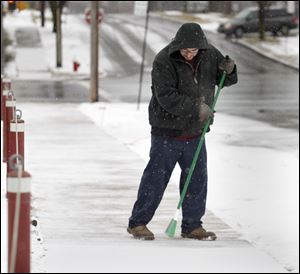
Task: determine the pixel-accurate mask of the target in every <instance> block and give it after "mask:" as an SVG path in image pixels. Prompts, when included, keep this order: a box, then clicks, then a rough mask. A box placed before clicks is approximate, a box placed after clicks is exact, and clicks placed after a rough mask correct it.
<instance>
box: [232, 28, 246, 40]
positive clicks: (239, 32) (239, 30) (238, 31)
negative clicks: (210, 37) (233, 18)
mask: <svg viewBox="0 0 300 274" xmlns="http://www.w3.org/2000/svg"><path fill="white" fill-rule="evenodd" d="M234 35H235V37H236V38H242V37H243V35H244V30H243V28H237V29H236V30H235V31H234Z"/></svg>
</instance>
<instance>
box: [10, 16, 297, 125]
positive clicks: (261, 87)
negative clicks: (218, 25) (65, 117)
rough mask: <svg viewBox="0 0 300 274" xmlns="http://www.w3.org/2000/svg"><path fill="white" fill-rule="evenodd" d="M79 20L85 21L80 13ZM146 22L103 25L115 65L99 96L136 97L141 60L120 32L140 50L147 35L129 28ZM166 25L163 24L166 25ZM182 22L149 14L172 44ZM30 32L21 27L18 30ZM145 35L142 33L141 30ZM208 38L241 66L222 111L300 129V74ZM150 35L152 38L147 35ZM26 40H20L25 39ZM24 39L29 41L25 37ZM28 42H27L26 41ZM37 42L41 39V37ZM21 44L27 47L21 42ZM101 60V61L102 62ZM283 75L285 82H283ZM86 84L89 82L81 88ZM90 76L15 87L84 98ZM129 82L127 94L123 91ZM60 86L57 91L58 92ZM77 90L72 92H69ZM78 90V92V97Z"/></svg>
mask: <svg viewBox="0 0 300 274" xmlns="http://www.w3.org/2000/svg"><path fill="white" fill-rule="evenodd" d="M77 20H83V19H82V18H81V17H79V16H78V17H77ZM137 25H139V26H143V25H144V18H142V17H139V16H133V15H128V14H126V15H108V16H107V18H106V20H105V22H104V23H103V25H102V26H101V33H100V43H101V51H104V52H105V54H106V56H107V59H108V60H109V61H110V63H111V64H112V67H111V70H110V71H108V73H107V75H105V77H101V76H100V79H99V85H100V89H102V90H104V91H105V92H106V93H108V94H109V97H108V98H106V97H107V96H106V95H105V94H104V95H103V94H101V91H100V99H102V100H109V101H111V102H114V101H117V102H136V101H137V94H138V81H139V77H140V75H139V73H140V64H139V63H138V62H136V61H134V60H133V58H132V56H130V55H129V54H128V51H126V48H125V47H124V43H122V42H120V41H121V40H120V39H119V38H118V37H119V36H123V37H126V39H127V40H126V42H127V43H128V45H130V46H131V47H132V48H133V49H135V51H136V52H137V53H138V52H141V49H142V44H141V41H142V39H137V38H136V36H134V35H133V32H132V31H130V27H131V28H134V26H137ZM162 25H163V28H162V27H161V26H162ZM180 25H181V23H179V22H174V21H169V20H166V19H161V18H159V17H157V16H152V17H151V18H150V23H149V28H150V30H153V31H155V32H156V33H157V34H159V36H160V37H161V40H162V41H165V44H167V43H168V42H169V41H170V40H171V39H172V37H173V36H174V35H175V33H176V30H177V29H178V27H179V26H180ZM21 31H28V29H22V30H20V31H19V34H18V35H19V36H21V35H22V34H21ZM79 31H80V37H81V39H82V40H83V41H86V40H88V37H89V33H88V28H85V29H84V28H82V29H80V30H79ZM142 34H143V33H142ZM31 35H32V39H31V40H32V41H35V42H36V41H37V39H36V33H34V32H33V33H31ZM206 35H207V37H208V39H209V41H210V42H211V43H212V44H213V45H215V46H216V47H217V48H218V49H219V50H220V51H221V52H222V53H223V54H224V55H229V56H230V57H231V58H233V59H234V60H235V62H236V64H237V67H238V77H239V82H238V84H237V85H234V86H233V87H230V88H228V89H226V88H225V89H224V94H222V96H221V97H220V100H219V102H218V106H217V111H219V112H223V113H227V114H233V115H237V116H242V117H246V118H250V119H254V120H258V121H264V122H267V123H269V124H271V125H274V126H278V127H284V128H290V129H295V130H298V129H299V105H298V102H299V92H298V91H299V82H298V78H299V73H298V71H296V70H295V69H292V68H288V67H286V66H284V65H281V64H279V63H277V62H274V61H272V60H270V59H267V58H265V57H262V56H261V55H259V54H257V53H255V52H253V51H252V50H249V49H247V48H245V47H243V46H240V45H238V44H236V43H235V42H234V41H229V40H226V39H225V38H224V37H223V36H221V35H218V34H214V33H209V32H206ZM148 39H149V38H148ZM20 43H21V42H20ZM23 43H24V42H23ZM26 43H28V41H27V42H26ZM36 43H39V41H37V42H36ZM148 43H149V44H150V45H148V47H147V51H146V65H145V70H144V71H145V74H144V82H143V89H142V97H141V100H142V102H148V101H149V99H150V97H151V90H150V86H151V83H150V71H151V64H152V61H153V59H154V56H155V52H154V50H153V45H151V43H152V41H148ZM20 46H23V45H22V44H20ZM101 61H103V60H101V59H100V66H101ZM283 79H284V81H283ZM82 84H83V86H84V87H82ZM88 86H89V82H88V81H87V80H81V81H76V80H75V81H74V80H71V81H62V80H60V79H54V80H53V79H51V80H50V79H49V80H48V81H44V80H35V81H29V82H26V81H24V80H22V81H18V80H17V81H16V82H15V92H16V95H17V96H18V98H19V99H21V98H24V99H25V98H26V99H29V100H34V101H36V100H41V101H44V100H45V101H48V100H54V101H70V100H71V101H77V102H78V101H85V100H88ZM124 87H126V93H125V92H124ZM54 90H55V92H53V91H54ZM70 92H72V94H70ZM74 92H76V96H74Z"/></svg>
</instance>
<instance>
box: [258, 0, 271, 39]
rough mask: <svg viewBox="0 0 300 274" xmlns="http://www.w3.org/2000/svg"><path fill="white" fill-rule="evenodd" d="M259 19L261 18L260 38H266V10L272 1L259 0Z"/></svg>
mask: <svg viewBox="0 0 300 274" xmlns="http://www.w3.org/2000/svg"><path fill="white" fill-rule="evenodd" d="M257 3H258V20H259V39H260V40H265V11H266V9H267V8H268V7H269V5H270V4H271V1H257Z"/></svg>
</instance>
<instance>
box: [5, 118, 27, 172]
mask: <svg viewBox="0 0 300 274" xmlns="http://www.w3.org/2000/svg"><path fill="white" fill-rule="evenodd" d="M24 136H25V123H24V121H23V120H21V119H17V120H13V121H10V127H9V132H8V142H7V143H8V144H7V159H9V158H10V157H11V156H12V155H14V154H17V155H21V156H22V158H23V170H24V169H25V167H24V162H25V161H24V156H25V155H24ZM10 171H12V168H11V167H10V165H7V174H8V173H9V172H10Z"/></svg>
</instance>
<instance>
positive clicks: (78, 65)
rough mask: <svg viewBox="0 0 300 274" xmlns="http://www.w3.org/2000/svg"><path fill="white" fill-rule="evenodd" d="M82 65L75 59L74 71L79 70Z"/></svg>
mask: <svg viewBox="0 0 300 274" xmlns="http://www.w3.org/2000/svg"><path fill="white" fill-rule="evenodd" d="M79 67H80V63H79V62H77V61H73V71H75V72H77V71H78V68H79Z"/></svg>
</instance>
